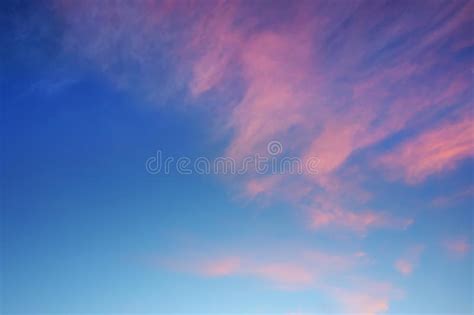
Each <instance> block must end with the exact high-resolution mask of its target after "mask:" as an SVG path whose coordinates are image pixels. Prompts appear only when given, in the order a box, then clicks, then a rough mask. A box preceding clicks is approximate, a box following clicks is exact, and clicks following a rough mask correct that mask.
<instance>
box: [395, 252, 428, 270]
mask: <svg viewBox="0 0 474 315" xmlns="http://www.w3.org/2000/svg"><path fill="white" fill-rule="evenodd" d="M423 249H424V247H423V246H421V245H418V246H414V247H412V248H410V249H409V250H408V251H407V252H406V253H405V254H404V255H403V256H402V257H401V258H399V259H398V260H397V261H396V262H395V269H396V270H397V271H398V272H400V273H401V274H403V275H405V276H407V275H410V274H411V273H412V272H413V270H414V268H415V266H416V265H417V264H418V263H419V260H420V256H421V253H422V252H423Z"/></svg>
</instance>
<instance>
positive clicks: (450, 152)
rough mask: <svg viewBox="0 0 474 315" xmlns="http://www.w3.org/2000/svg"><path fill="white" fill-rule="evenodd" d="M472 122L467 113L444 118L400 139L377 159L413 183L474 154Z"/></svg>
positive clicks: (445, 169)
mask: <svg viewBox="0 0 474 315" xmlns="http://www.w3.org/2000/svg"><path fill="white" fill-rule="evenodd" d="M473 134H474V124H473V123H472V118H471V116H470V114H469V113H466V114H465V115H463V116H462V117H461V118H458V119H457V120H455V121H446V122H443V123H440V124H439V125H437V126H435V127H433V128H432V129H429V130H427V131H425V132H422V133H421V134H419V135H418V136H416V137H414V138H412V139H409V140H407V141H406V142H405V143H402V144H401V145H400V146H399V147H398V148H396V149H395V150H394V151H392V152H390V153H388V154H386V155H384V156H382V157H381V158H380V163H381V164H382V165H383V166H384V167H386V168H388V169H389V170H392V171H393V176H401V177H402V178H403V179H405V180H406V181H407V182H408V183H410V184H416V183H419V182H421V181H422V180H424V179H425V178H427V177H428V176H430V175H432V174H438V173H441V172H444V171H449V170H452V169H453V168H455V167H456V166H457V164H458V163H459V162H461V161H462V160H464V159H466V158H469V157H473V156H474V141H473V136H472V135H473Z"/></svg>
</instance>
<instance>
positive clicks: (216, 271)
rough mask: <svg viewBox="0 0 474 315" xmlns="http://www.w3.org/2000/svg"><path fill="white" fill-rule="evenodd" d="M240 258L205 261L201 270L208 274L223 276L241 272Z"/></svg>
mask: <svg viewBox="0 0 474 315" xmlns="http://www.w3.org/2000/svg"><path fill="white" fill-rule="evenodd" d="M240 267H241V266H240V258H238V257H228V258H222V259H218V260H215V261H210V262H206V263H204V264H203V265H202V266H201V267H200V268H199V272H200V273H202V274H203V275H206V276H211V277H221V276H229V275H232V274H235V273H237V272H239V269H240Z"/></svg>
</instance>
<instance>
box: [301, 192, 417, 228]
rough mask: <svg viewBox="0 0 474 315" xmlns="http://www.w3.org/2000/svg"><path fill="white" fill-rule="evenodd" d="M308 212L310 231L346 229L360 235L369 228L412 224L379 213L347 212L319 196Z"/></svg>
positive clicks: (405, 220)
mask: <svg viewBox="0 0 474 315" xmlns="http://www.w3.org/2000/svg"><path fill="white" fill-rule="evenodd" d="M308 212H309V215H310V223H309V224H310V227H311V228H312V229H315V230H318V229H323V228H333V229H347V230H350V231H354V232H357V233H360V234H362V235H363V234H365V233H366V232H367V231H368V230H369V229H371V228H397V229H406V228H407V227H408V226H410V225H411V224H412V223H413V219H400V218H396V217H393V216H391V215H389V214H387V213H384V212H381V211H371V210H363V211H351V210H347V209H344V208H343V207H341V206H340V205H339V204H338V203H337V202H335V201H334V200H333V199H332V198H328V197H321V196H318V197H317V198H315V203H314V204H313V205H312V206H311V207H310V208H309V209H308Z"/></svg>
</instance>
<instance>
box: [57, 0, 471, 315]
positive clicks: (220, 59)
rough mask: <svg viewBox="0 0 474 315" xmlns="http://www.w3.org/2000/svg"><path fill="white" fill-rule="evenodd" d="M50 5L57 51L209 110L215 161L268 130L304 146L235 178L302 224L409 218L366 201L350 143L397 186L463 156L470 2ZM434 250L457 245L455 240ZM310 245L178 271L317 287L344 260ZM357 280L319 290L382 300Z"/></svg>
mask: <svg viewBox="0 0 474 315" xmlns="http://www.w3.org/2000/svg"><path fill="white" fill-rule="evenodd" d="M58 3H59V4H60V5H58V14H59V16H60V17H61V18H62V19H63V21H64V22H65V25H66V29H65V31H64V34H63V36H64V38H63V41H64V46H65V48H66V50H67V51H69V52H70V53H73V54H74V55H75V56H78V57H81V58H83V59H84V60H86V61H87V63H89V64H91V65H95V66H96V67H97V68H98V69H99V70H100V72H101V73H103V74H104V76H105V77H107V78H109V79H110V80H111V81H112V82H114V83H115V84H116V85H117V86H118V87H119V88H126V89H128V90H130V91H132V92H134V93H136V94H137V95H139V96H140V97H143V98H145V99H147V100H149V101H151V102H152V103H163V102H164V101H163V100H164V99H166V97H167V96H168V95H169V94H173V93H178V92H179V93H181V92H184V94H185V95H186V97H185V98H186V102H187V103H191V104H194V105H196V106H204V107H206V108H207V109H209V120H208V122H209V123H211V124H214V125H213V127H212V128H214V132H215V134H216V135H217V136H218V137H225V139H227V144H226V146H225V148H224V149H223V151H225V153H226V155H228V156H229V157H232V158H234V159H235V160H237V161H241V160H242V159H243V158H244V157H245V156H247V155H253V154H255V153H262V154H264V155H265V154H267V152H266V150H265V149H266V146H267V144H268V143H269V142H270V141H271V140H278V141H280V142H281V143H282V144H283V146H284V148H285V153H288V154H291V155H293V156H298V157H300V158H301V159H303V160H307V159H309V158H311V157H315V156H316V157H318V158H319V159H320V163H319V165H318V169H319V172H318V173H317V174H303V175H302V176H298V177H295V176H285V175H283V176H282V175H259V174H247V175H245V176H242V177H240V178H238V179H237V178H236V179H235V182H238V183H239V184H241V187H242V191H243V192H244V194H243V195H244V196H246V197H247V198H249V199H258V198H268V199H269V200H282V199H283V200H284V201H286V202H288V208H290V209H291V210H292V211H301V212H302V213H304V215H305V216H304V218H303V219H302V221H303V222H302V226H304V227H306V228H307V229H308V230H309V231H313V232H320V231H326V232H329V234H331V233H332V234H334V235H336V236H337V235H339V234H340V232H341V231H349V232H350V233H355V234H356V235H361V236H365V235H367V234H368V233H369V232H370V231H372V230H374V229H399V230H405V229H407V228H408V227H409V226H410V225H411V224H412V223H413V222H414V220H415V218H414V217H411V216H409V215H406V214H404V215H401V214H394V213H390V212H389V211H387V210H385V209H382V208H379V207H373V206H371V205H370V201H371V200H373V199H375V200H377V196H376V195H375V194H374V193H373V192H372V191H370V190H367V189H366V188H364V186H363V182H364V181H365V180H367V179H366V178H365V177H364V176H362V175H361V174H362V173H364V171H365V169H364V167H365V168H369V167H368V166H367V165H355V162H354V160H353V158H354V157H357V156H358V154H361V153H367V155H366V156H365V163H366V164H369V165H371V164H376V165H377V166H379V168H378V170H379V171H381V172H382V173H383V174H389V176H391V177H394V178H398V179H401V180H402V182H404V183H408V184H421V183H423V182H424V181H428V180H429V178H430V176H431V175H434V174H446V173H447V172H449V171H450V170H453V169H455V168H456V167H457V166H458V165H459V164H460V163H461V161H464V160H465V159H468V158H470V157H472V156H473V142H472V134H473V133H474V129H473V127H472V126H473V124H472V117H471V113H470V106H472V95H470V88H471V83H472V73H471V71H470V69H469V68H470V65H472V57H471V56H470V55H469V53H467V50H468V49H469V47H470V46H469V45H471V44H472V32H471V31H470V30H472V28H473V26H474V22H473V19H472V14H473V12H474V2H472V1H445V2H443V1H441V2H439V3H436V4H434V3H433V2H415V3H410V10H407V9H406V6H405V5H399V4H398V3H395V2H378V1H367V2H365V1H350V2H345V3H344V5H341V4H340V3H338V2H329V3H328V2H323V1H313V2H288V3H285V4H284V5H283V4H278V5H276V6H275V7H276V8H275V10H262V7H260V6H263V5H264V4H263V3H250V2H239V1H234V2H229V1H215V2H205V3H202V2H200V3H198V2H194V1H158V2H154V1H143V2H128V3H124V2H97V1H95V2H94V1H90V2H81V3H79V2H77V3H76V2H63V1H59V2H58ZM280 5H281V6H282V7H281V8H280V7H279V6H280ZM163 75H165V77H163ZM443 117H454V118H453V119H446V118H443ZM387 142H388V144H387ZM380 147H382V148H385V150H378V149H374V148H380ZM387 148H394V149H393V150H391V151H388V152H387V150H386V149H387ZM382 151H383V152H382ZM267 155H268V154H267ZM445 248H446V249H448V250H449V251H450V252H456V253H465V252H467V251H468V250H469V244H468V243H467V242H465V241H464V242H462V241H450V242H447V243H445ZM249 256H250V257H249ZM309 256H311V255H306V256H304V258H303V259H302V260H301V261H294V260H291V259H287V260H285V259H268V260H261V259H257V258H254V257H252V255H228V256H226V255H224V256H222V257H221V256H219V257H211V258H208V259H202V260H200V261H199V262H197V263H196V264H194V265H193V266H184V267H182V268H181V269H184V270H187V271H189V270H190V271H191V272H192V273H195V274H200V275H202V276H206V277H223V276H241V277H253V278H257V279H260V280H263V281H264V282H265V283H269V284H271V285H273V286H275V287H282V288H291V289H294V288H307V287H313V286H320V285H321V282H320V281H321V277H323V278H324V277H327V276H329V275H331V274H333V273H334V271H336V270H339V271H341V269H342V270H348V269H351V268H348V267H347V266H346V265H344V264H343V263H342V262H345V261H347V260H352V259H354V258H353V257H352V256H350V255H345V254H340V255H335V256H338V257H339V256H341V257H345V258H343V259H341V261H339V258H335V257H332V256H331V257H329V256H327V255H324V254H319V257H318V258H314V257H313V258H309ZM316 256H317V255H316ZM346 256H350V257H351V258H350V259H346V258H347V257H346ZM417 257H418V256H417V255H416V254H407V256H406V257H405V256H404V257H401V258H400V260H399V261H398V262H396V263H395V268H396V269H397V270H398V271H399V272H401V273H402V274H410V273H411V272H412V270H413V268H414V267H415V265H416V264H417V260H418V258H417ZM355 261H357V260H355ZM340 263H341V264H340ZM349 265H351V264H350V263H349ZM343 266H344V267H343ZM326 268H328V270H326ZM346 268H347V269H346ZM178 269H179V268H178ZM367 288H369V289H367V290H363V291H360V292H358V290H356V289H350V288H341V287H339V288H337V289H334V288H333V287H329V288H328V287H326V288H322V290H326V291H327V292H332V295H333V296H334V297H336V298H337V299H338V300H339V301H341V303H342V304H343V305H344V307H345V310H347V311H351V312H360V313H368V314H376V313H381V312H385V311H387V310H388V309H389V304H390V300H391V299H392V298H393V296H394V295H396V294H393V291H394V290H393V288H391V286H390V285H386V286H381V287H380V286H377V285H367Z"/></svg>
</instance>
